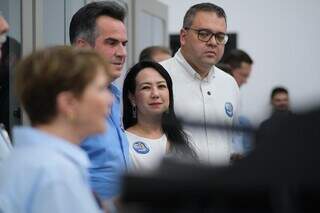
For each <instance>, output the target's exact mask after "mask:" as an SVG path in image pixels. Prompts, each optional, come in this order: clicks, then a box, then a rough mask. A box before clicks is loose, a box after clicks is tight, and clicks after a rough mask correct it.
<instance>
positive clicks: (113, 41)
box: [105, 38, 119, 46]
mask: <svg viewBox="0 0 320 213" xmlns="http://www.w3.org/2000/svg"><path fill="white" fill-rule="evenodd" d="M105 43H106V44H108V45H110V46H116V45H117V44H118V43H119V41H118V40H117V39H114V38H108V39H106V40H105Z"/></svg>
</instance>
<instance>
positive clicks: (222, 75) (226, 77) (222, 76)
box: [214, 66, 239, 91]
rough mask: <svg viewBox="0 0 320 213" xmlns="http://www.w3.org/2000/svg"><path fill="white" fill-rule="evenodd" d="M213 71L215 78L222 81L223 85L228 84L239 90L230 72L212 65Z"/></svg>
mask: <svg viewBox="0 0 320 213" xmlns="http://www.w3.org/2000/svg"><path fill="white" fill-rule="evenodd" d="M214 72H215V76H216V78H217V80H219V81H223V83H224V85H225V86H228V85H229V86H231V87H233V88H234V89H236V90H238V91H239V86H238V84H237V82H236V80H235V79H234V78H233V77H232V76H231V75H230V74H228V73H226V72H224V71H223V70H221V69H219V68H218V67H216V66H215V67H214Z"/></svg>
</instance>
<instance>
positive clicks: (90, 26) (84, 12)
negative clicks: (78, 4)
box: [69, 1, 126, 45]
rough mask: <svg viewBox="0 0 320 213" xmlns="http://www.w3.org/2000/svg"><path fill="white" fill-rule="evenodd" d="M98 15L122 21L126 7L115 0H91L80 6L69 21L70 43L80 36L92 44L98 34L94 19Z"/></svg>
mask: <svg viewBox="0 0 320 213" xmlns="http://www.w3.org/2000/svg"><path fill="white" fill-rule="evenodd" d="M100 16H109V17H112V18H114V19H117V20H119V21H121V22H124V19H125V17H126V9H125V7H123V6H122V5H121V4H120V3H118V2H116V1H100V2H92V3H89V4H87V5H85V6H84V7H82V8H80V9H79V10H78V11H77V12H76V13H75V14H74V15H73V16H72V19H71V22H70V27H69V37H70V43H71V44H73V43H74V42H75V41H76V40H77V38H79V37H81V38H83V39H84V40H86V41H87V42H89V43H90V44H91V45H94V43H95V39H96V37H97V36H98V34H99V32H97V29H96V20H97V18H99V17H100Z"/></svg>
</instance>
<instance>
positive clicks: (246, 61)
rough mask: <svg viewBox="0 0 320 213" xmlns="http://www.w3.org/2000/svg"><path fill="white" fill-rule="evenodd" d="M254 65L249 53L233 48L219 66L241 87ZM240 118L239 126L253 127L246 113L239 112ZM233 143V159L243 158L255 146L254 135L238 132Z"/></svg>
mask: <svg viewBox="0 0 320 213" xmlns="http://www.w3.org/2000/svg"><path fill="white" fill-rule="evenodd" d="M252 65H253V60H252V58H251V57H250V56H249V54H248V53H246V52H245V51H243V50H240V49H233V50H231V51H230V52H229V53H228V54H227V55H226V57H225V58H224V60H223V61H222V62H221V63H219V64H218V65H217V66H218V67H219V68H220V69H222V70H223V71H225V72H226V73H229V74H230V75H231V76H233V77H234V79H235V80H236V82H237V84H238V86H239V88H240V89H241V87H242V86H243V84H245V83H247V80H248V78H249V77H250V74H251V70H252ZM238 119H239V121H238V126H240V127H246V128H252V124H251V122H250V120H249V119H248V118H247V117H246V116H245V115H242V114H239V117H238ZM233 145H234V153H233V155H232V159H241V158H243V157H244V156H245V155H247V154H249V153H250V152H251V151H252V149H253V147H254V144H253V135H252V134H250V133H246V132H240V133H236V134H235V136H234V138H233Z"/></svg>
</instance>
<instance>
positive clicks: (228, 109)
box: [224, 102, 233, 118]
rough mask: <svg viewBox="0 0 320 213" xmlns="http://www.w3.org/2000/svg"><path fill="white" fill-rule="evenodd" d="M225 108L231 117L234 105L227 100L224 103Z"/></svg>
mask: <svg viewBox="0 0 320 213" xmlns="http://www.w3.org/2000/svg"><path fill="white" fill-rule="evenodd" d="M224 109H225V111H226V114H227V115H228V116H229V117H230V118H231V117H232V116H233V106H232V103H230V102H226V104H225V105H224Z"/></svg>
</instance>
